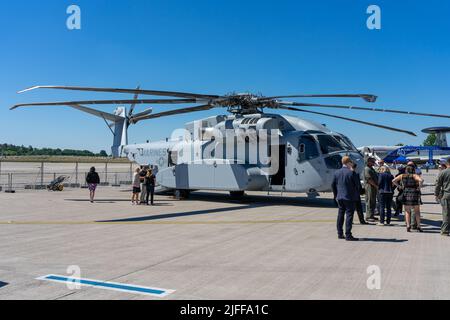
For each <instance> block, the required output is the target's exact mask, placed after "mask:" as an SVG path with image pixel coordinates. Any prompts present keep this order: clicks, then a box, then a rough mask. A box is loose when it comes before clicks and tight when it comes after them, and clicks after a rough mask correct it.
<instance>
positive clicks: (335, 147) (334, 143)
mask: <svg viewBox="0 0 450 320" xmlns="http://www.w3.org/2000/svg"><path fill="white" fill-rule="evenodd" d="M317 139H318V140H319V144H320V150H321V151H322V153H323V154H329V153H333V152H338V151H345V150H347V148H346V147H344V146H343V145H342V144H341V143H340V142H339V141H338V140H336V139H335V138H334V137H333V136H330V135H318V136H317Z"/></svg>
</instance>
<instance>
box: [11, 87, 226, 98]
mask: <svg viewBox="0 0 450 320" xmlns="http://www.w3.org/2000/svg"><path fill="white" fill-rule="evenodd" d="M36 89H55V90H72V91H89V92H114V93H128V94H133V93H134V94H142V95H152V96H163V97H177V98H188V99H189V98H191V99H207V100H209V99H217V98H223V97H222V96H218V95H207V94H196V93H188V92H176V91H159V90H142V89H122V88H93V87H71V86H35V87H31V88H28V89H25V90H21V91H19V92H18V93H24V92H28V91H32V90H36Z"/></svg>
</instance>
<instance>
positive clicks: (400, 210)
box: [395, 190, 403, 216]
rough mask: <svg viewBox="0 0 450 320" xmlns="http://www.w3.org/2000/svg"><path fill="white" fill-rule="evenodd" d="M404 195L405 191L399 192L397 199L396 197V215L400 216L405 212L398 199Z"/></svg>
mask: <svg viewBox="0 0 450 320" xmlns="http://www.w3.org/2000/svg"><path fill="white" fill-rule="evenodd" d="M402 193H403V190H401V191H399V192H398V194H397V197H395V215H396V216H398V215H400V213H402V211H403V203H402V202H401V201H400V200H399V199H398V197H400V195H401V194H402Z"/></svg>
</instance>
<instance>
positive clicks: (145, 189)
mask: <svg viewBox="0 0 450 320" xmlns="http://www.w3.org/2000/svg"><path fill="white" fill-rule="evenodd" d="M156 173H157V172H156V168H154V167H153V166H147V167H146V166H141V167H139V168H136V170H135V173H134V175H133V195H132V196H131V203H132V204H133V205H134V204H136V205H143V204H145V205H154V195H155V186H156ZM86 184H87V186H88V189H89V200H90V202H91V203H94V200H95V191H96V190H97V186H98V185H99V184H100V176H99V175H98V173H97V172H96V170H95V167H92V168H91V169H90V170H89V173H88V174H87V175H86Z"/></svg>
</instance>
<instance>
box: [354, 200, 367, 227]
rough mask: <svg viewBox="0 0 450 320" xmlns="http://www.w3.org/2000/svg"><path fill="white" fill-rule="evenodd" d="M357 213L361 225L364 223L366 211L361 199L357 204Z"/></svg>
mask: <svg viewBox="0 0 450 320" xmlns="http://www.w3.org/2000/svg"><path fill="white" fill-rule="evenodd" d="M355 209H356V213H357V214H358V219H359V223H361V224H362V223H364V222H365V220H364V211H363V205H362V201H361V199H359V200H358V201H356V202H355Z"/></svg>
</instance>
